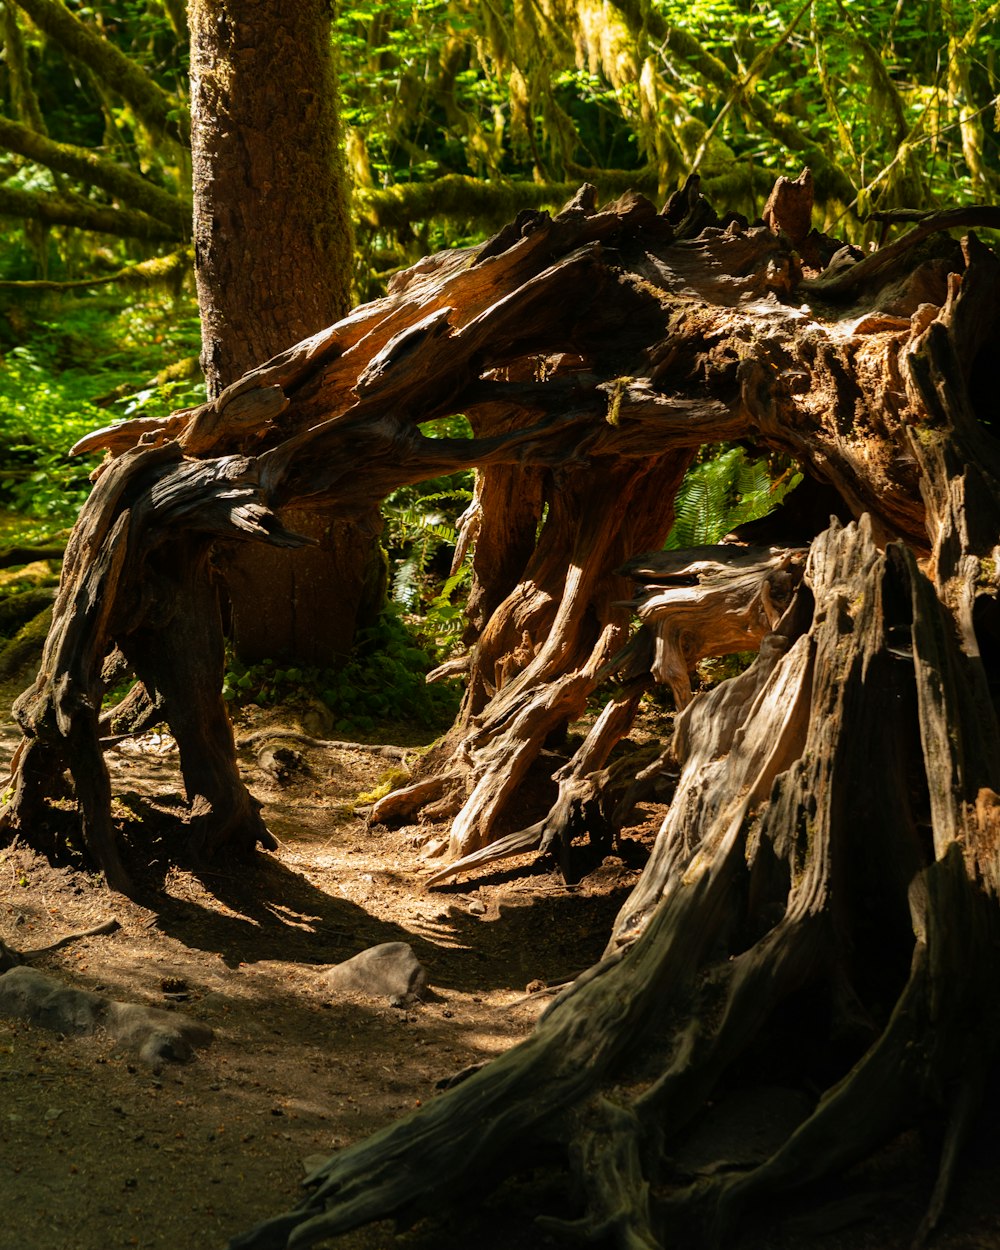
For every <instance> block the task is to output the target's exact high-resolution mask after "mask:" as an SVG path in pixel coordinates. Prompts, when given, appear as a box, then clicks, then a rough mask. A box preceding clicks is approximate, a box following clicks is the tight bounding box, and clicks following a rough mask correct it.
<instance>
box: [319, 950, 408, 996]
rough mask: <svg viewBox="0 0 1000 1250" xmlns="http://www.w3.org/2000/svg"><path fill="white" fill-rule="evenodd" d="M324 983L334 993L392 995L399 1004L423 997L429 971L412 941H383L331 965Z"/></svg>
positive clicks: (325, 973)
mask: <svg viewBox="0 0 1000 1250" xmlns="http://www.w3.org/2000/svg"><path fill="white" fill-rule="evenodd" d="M323 984H324V986H325V987H326V988H327V989H328V990H332V991H334V992H342V993H343V992H351V993H355V994H367V995H368V996H369V997H370V998H388V999H389V1001H390V1003H392V1005H393V1006H394V1007H399V1006H402V1005H403V1004H404V1003H408V1002H411V1001H412V1000H413V999H414V998H419V997H420V995H421V993H422V992H423V989H424V987H425V986H426V984H427V970H426V968H424V966H423V964H421V963H420V961H419V960H418V959H417V957H416V955H414V953H413V947H412V946H410V944H409V943H408V942H383V943H382V944H381V945H380V946H370V947H369V948H368V950H364V951H362V952H361V953H360V954H359V955H355V956H354V957H353V958H352V959H348V960H345V962H344V963H342V964H334V966H333V967H332V968H328V969H327V971H326V972H324V973H323Z"/></svg>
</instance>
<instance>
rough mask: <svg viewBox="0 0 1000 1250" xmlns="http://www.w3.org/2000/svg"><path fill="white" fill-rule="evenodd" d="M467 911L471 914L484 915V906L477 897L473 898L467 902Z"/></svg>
mask: <svg viewBox="0 0 1000 1250" xmlns="http://www.w3.org/2000/svg"><path fill="white" fill-rule="evenodd" d="M469 913H470V915H473V916H485V915H486V908H485V906H484V905H483V904H482V903H481V902H480V901H479V899H478V898H474V899H473V900H472V902H471V903H470V904H469Z"/></svg>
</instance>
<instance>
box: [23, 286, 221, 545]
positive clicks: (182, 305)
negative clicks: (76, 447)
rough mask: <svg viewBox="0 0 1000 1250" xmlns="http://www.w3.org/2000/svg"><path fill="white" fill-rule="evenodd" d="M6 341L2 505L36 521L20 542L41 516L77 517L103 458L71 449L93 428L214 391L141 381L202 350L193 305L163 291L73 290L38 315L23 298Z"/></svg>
mask: <svg viewBox="0 0 1000 1250" xmlns="http://www.w3.org/2000/svg"><path fill="white" fill-rule="evenodd" d="M19 338H20V340H21V341H18V339H19ZM3 339H6V341H7V343H8V344H11V343H12V345H10V346H8V347H7V348H6V350H5V351H4V354H3V355H2V356H0V449H2V452H3V467H2V468H0V508H5V509H7V510H9V511H11V512H14V513H17V514H19V515H20V516H22V517H23V518H25V523H26V524H25V528H24V529H23V530H22V531H18V532H13V533H11V534H10V540H11V541H21V540H24V539H25V538H27V537H29V536H30V530H31V523H32V522H43V523H44V524H45V525H47V526H48V527H49V528H51V527H52V526H53V525H55V526H57V527H59V526H67V525H71V524H72V523H73V521H74V519H75V518H76V514H77V512H78V511H79V508H80V506H81V504H82V503H83V500H84V499H85V498H86V497H87V493H88V492H89V489H90V483H89V473H90V471H91V469H92V468H93V467H94V465H95V463H96V461H95V459H94V458H92V457H91V458H83V459H81V458H71V457H69V456H68V455H67V452H68V450H69V448H70V447H72V445H73V444H74V443H75V442H76V441H77V440H78V439H80V438H82V437H83V435H84V434H87V433H89V432H90V431H91V430H94V429H97V428H99V427H100V426H102V425H107V424H109V422H111V421H112V420H114V419H115V418H116V417H125V416H132V415H134V414H135V413H137V412H139V411H140V410H141V411H142V412H143V413H144V414H146V415H151V416H153V415H164V414H166V413H168V412H170V411H172V410H173V409H174V408H176V407H179V406H182V405H184V404H186V403H190V402H200V400H201V399H202V398H203V397H204V390H203V388H202V387H200V386H192V385H191V384H178V383H173V384H170V385H169V386H167V387H161V388H157V387H146V388H141V383H142V382H144V381H145V380H146V378H147V377H148V374H149V372H150V371H153V370H155V369H157V368H159V367H160V365H161V364H162V361H163V359H164V356H165V355H168V356H169V355H174V354H190V353H191V352H193V351H197V343H198V327H197V320H196V315H195V314H194V310H193V309H192V307H191V305H190V304H189V303H187V302H182V301H176V300H173V299H168V298H166V297H160V298H150V299H148V300H146V301H143V302H141V303H135V304H129V305H124V306H123V305H122V304H121V302H120V301H112V300H109V299H108V298H107V297H104V298H102V299H100V300H95V299H91V300H78V299H70V298H68V297H65V296H64V297H63V298H62V299H61V300H60V302H59V303H58V304H57V305H52V304H50V303H46V304H45V305H43V306H41V307H40V308H36V309H35V310H34V312H33V313H30V312H28V311H26V310H25V308H24V307H23V306H21V305H17V306H15V307H13V308H11V309H9V310H8V315H7V318H6V322H5V323H2V322H0V341H2V340H3ZM123 385H124V386H125V389H126V391H127V392H128V393H127V394H126V397H125V398H124V399H123V400H122V401H120V402H119V403H116V404H114V405H112V406H111V407H110V408H105V407H101V406H99V405H98V404H97V403H96V402H95V401H96V400H98V399H99V398H100V397H101V396H102V395H103V394H105V393H107V392H110V391H115V390H117V389H119V388H121V387H122V386H123Z"/></svg>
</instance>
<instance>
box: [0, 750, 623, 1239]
mask: <svg viewBox="0 0 1000 1250" xmlns="http://www.w3.org/2000/svg"><path fill="white" fill-rule="evenodd" d="M13 743H14V738H13V735H12V733H10V732H9V731H8V732H7V733H5V735H4V739H3V746H4V748H5V749H6V753H7V755H8V756H9V752H10V749H11V748H12V746H13ZM259 745H260V743H259V742H258V743H257V746H258V747H259ZM297 746H298V749H299V750H300V751H301V753H302V756H303V763H304V765H305V768H304V770H301V771H298V772H295V773H293V775H292V777H291V779H290V784H286V785H278V784H277V783H276V782H274V781H273V780H272V779H271V778H269V777H268V776H267V775H266V774H265V773H263V772H261V771H260V769H259V768H258V767H257V766H256V761H255V755H254V752H253V751H252V750H248V751H245V752H244V754H243V763H244V767H245V768H246V770H247V774H248V776H249V777H250V778H251V784H252V788H253V789H254V791H255V793H256V794H257V795H258V796H259V797H260V798H261V799H262V800H263V801H264V804H265V811H266V817H267V822H268V825H269V827H270V828H271V830H272V831H273V832H274V833H275V834H276V836H277V837H278V838H279V840H280V841H281V848H280V850H279V852H278V853H277V854H275V855H267V856H264V855H262V856H260V857H259V859H258V860H257V861H256V862H255V863H254V864H253V865H250V866H246V865H234V866H231V867H229V868H223V869H220V870H213V871H211V872H204V873H201V874H200V875H195V874H194V873H192V872H188V871H182V870H180V869H178V868H176V867H174V866H171V864H170V854H169V845H168V842H169V820H165V819H164V813H168V812H169V811H170V810H171V808H172V806H173V804H175V803H176V802H177V800H178V798H179V793H178V791H179V788H180V781H179V777H178V773H177V758H176V749H175V747H174V745H173V743H172V741H171V740H170V739H169V738H167V737H160V736H159V735H157V734H149V735H146V736H145V738H143V739H142V740H140V741H139V742H138V743H127V744H122V745H121V746H120V747H118V748H116V749H114V750H113V751H112V752H110V753H109V765H110V768H111V771H112V776H113V784H114V788H115V792H116V794H117V795H118V796H119V797H118V799H117V801H116V806H117V810H118V814H119V815H120V816H121V817H122V819H123V820H125V821H126V822H128V826H129V828H130V829H131V830H133V831H135V830H138V829H140V828H145V829H147V830H148V829H149V828H158V827H161V826H162V828H163V830H164V832H163V834H162V839H163V840H162V841H161V842H159V843H154V860H155V863H154V867H153V872H152V873H151V874H150V875H148V876H147V878H146V879H145V880H144V882H143V895H142V901H143V903H145V904H146V905H145V906H140V905H136V904H133V903H130V902H128V901H127V900H124V899H122V898H120V897H118V896H115V895H112V894H110V893H108V892H107V891H106V890H105V889H104V887H103V886H102V885H101V883H100V882H99V881H98V880H97V879H96V878H94V877H93V876H92V875H89V874H88V873H87V872H86V871H84V870H83V869H82V867H81V868H77V869H74V868H71V867H69V868H61V869H54V868H52V867H50V866H49V865H48V864H46V863H45V862H43V861H40V860H38V859H37V858H35V857H33V856H32V855H30V854H29V853H28V852H26V851H22V850H14V851H8V852H0V936H3V937H4V939H5V940H6V941H7V942H8V943H9V944H10V945H11V946H13V947H15V948H17V949H28V948H35V947H40V946H43V945H45V944H46V943H48V942H50V941H53V940H55V939H56V938H58V937H59V936H60V935H61V934H63V933H65V932H67V931H69V930H79V929H85V928H88V927H91V926H93V925H95V924H97V923H99V922H101V921H103V920H106V919H108V918H110V917H115V918H116V919H117V920H118V921H120V923H121V926H122V927H121V930H120V931H119V932H117V933H115V934H113V935H111V936H105V937H96V938H91V939H87V940H84V941H82V942H80V943H79V944H77V945H75V946H72V947H70V948H67V949H64V950H62V951H60V952H58V953H55V954H52V955H49V956H45V957H43V958H42V959H40V960H38V961H37V966H38V967H39V968H41V969H43V970H45V971H50V972H52V973H53V974H54V975H56V976H58V977H60V978H61V979H64V980H66V981H71V982H72V983H73V984H75V985H77V986H80V987H82V988H87V989H95V990H100V991H101V992H104V993H107V994H108V995H109V996H110V997H112V998H117V999H124V1000H128V1001H135V1002H140V1003H145V1004H148V1005H151V1006H159V1007H164V1006H166V1007H168V1008H171V1009H175V1010H179V1011H186V1012H190V1013H191V1014H192V1015H194V1016H196V1017H197V1018H198V1019H199V1020H202V1021H204V1022H206V1023H207V1024H210V1025H211V1026H212V1028H213V1029H214V1030H215V1031H216V1039H215V1042H214V1044H213V1045H212V1046H211V1047H210V1048H209V1049H207V1050H206V1051H203V1052H201V1053H200V1054H199V1056H198V1058H197V1059H196V1061H195V1062H193V1063H191V1064H188V1065H184V1066H178V1065H173V1064H168V1065H166V1066H165V1067H164V1068H163V1070H162V1071H161V1072H159V1073H154V1072H152V1071H151V1070H150V1069H149V1068H148V1067H146V1066H145V1065H143V1064H142V1063H140V1062H139V1061H138V1060H137V1059H135V1058H134V1056H131V1055H127V1054H123V1053H119V1052H118V1051H116V1049H115V1047H114V1045H113V1044H111V1043H110V1042H109V1041H108V1040H107V1039H100V1038H98V1039H92V1038H91V1039H88V1038H79V1037H75V1036H73V1037H64V1036H62V1035H59V1034H53V1033H49V1032H45V1031H43V1030H41V1029H38V1028H32V1027H29V1026H27V1025H20V1024H17V1023H12V1022H10V1021H5V1020H0V1193H2V1194H3V1199H4V1202H3V1207H4V1214H3V1219H2V1226H0V1250H48V1248H49V1247H51V1248H52V1250H105V1247H113V1246H138V1247H141V1248H142V1250H183V1248H186V1247H195V1246H198V1247H213V1246H214V1247H221V1246H223V1245H224V1244H225V1242H226V1240H227V1239H228V1238H229V1237H230V1236H232V1235H233V1234H235V1233H237V1232H240V1231H242V1230H245V1229H246V1228H248V1227H249V1226H250V1225H252V1224H253V1223H255V1222H256V1221H258V1220H259V1219H262V1218H265V1217H267V1216H269V1215H273V1214H276V1213H277V1212H278V1211H279V1210H282V1209H284V1208H285V1207H286V1206H288V1205H291V1204H293V1203H294V1202H295V1201H296V1200H297V1198H298V1196H299V1193H298V1186H299V1184H300V1182H301V1180H302V1178H303V1176H304V1174H305V1171H306V1169H307V1163H306V1161H307V1160H313V1159H314V1158H315V1157H316V1156H320V1157H323V1156H327V1155H329V1154H330V1153H332V1152H333V1151H334V1150H336V1149H337V1148H338V1147H340V1146H343V1145H344V1144H346V1143H348V1142H350V1141H353V1140H356V1139H357V1138H358V1137H360V1136H363V1135H366V1134H367V1133H369V1132H371V1131H373V1130H374V1129H376V1128H378V1127H380V1126H381V1125H383V1124H385V1123H386V1122H387V1121H389V1120H391V1119H393V1118H395V1117H397V1116H398V1115H399V1114H400V1113H402V1112H403V1111H405V1110H406V1109H408V1108H410V1107H413V1106H415V1105H416V1104H418V1103H419V1102H421V1101H422V1100H425V1099H427V1098H431V1097H433V1096H434V1094H435V1090H436V1085H437V1083H438V1082H439V1081H441V1080H443V1079H447V1078H448V1077H450V1076H451V1075H453V1074H455V1073H457V1072H459V1071H460V1070H461V1069H463V1068H465V1067H467V1066H468V1065H470V1064H473V1063H480V1062H482V1061H483V1060H485V1059H488V1058H489V1057H490V1056H492V1055H494V1054H496V1053H498V1052H499V1051H501V1050H503V1049H505V1048H506V1047H508V1046H510V1045H512V1044H514V1043H515V1042H517V1041H518V1040H519V1039H520V1038H521V1037H523V1036H524V1035H525V1033H526V1032H527V1031H528V1030H530V1028H531V1025H532V1022H533V1020H534V1018H535V1016H536V1014H537V1011H538V1010H539V1009H540V1007H541V1006H542V1005H544V1002H545V1001H547V999H546V998H545V996H544V994H543V995H540V996H539V995H533V994H532V995H529V994H528V993H527V992H526V987H527V986H528V985H529V983H531V982H549V983H551V982H557V981H562V980H564V979H566V978H568V977H571V976H572V975H573V974H575V973H577V972H579V971H581V970H582V969H583V968H585V967H586V966H587V965H588V964H589V963H590V962H592V961H593V959H595V958H596V957H597V956H598V955H599V953H600V951H601V949H602V947H603V945H604V943H605V941H606V938H607V933H608V931H609V928H610V924H611V921H612V918H613V916H614V913H615V911H616V910H617V908H618V906H619V905H620V902H621V899H622V898H623V896H624V893H625V891H626V890H627V889H628V888H629V887H630V886H631V884H632V883H633V882H634V880H635V877H636V873H635V871H634V870H630V869H628V868H626V867H625V865H624V864H623V863H622V862H621V861H617V860H610V861H608V862H607V863H606V864H605V865H604V866H603V867H602V868H601V869H600V870H599V871H598V872H597V873H596V874H594V875H593V876H592V877H590V878H588V879H587V881H586V882H585V883H584V884H583V885H581V886H580V887H578V888H576V889H572V890H571V889H567V888H566V887H565V886H564V885H563V884H562V883H561V881H560V880H559V879H558V878H556V877H550V876H547V875H544V874H539V873H537V872H536V873H533V874H531V875H527V876H524V875H521V876H518V875H517V874H516V873H515V872H513V871H507V872H504V873H496V874H494V875H493V876H491V877H490V878H489V879H488V880H486V881H484V882H482V883H478V884H477V887H476V888H475V889H473V890H466V889H463V888H462V885H461V883H459V884H458V885H455V886H452V887H450V888H445V889H442V890H438V891H435V892H433V893H428V892H425V891H423V889H422V887H421V884H420V883H421V880H422V878H423V877H424V876H425V875H426V871H427V870H426V864H424V863H423V862H422V861H421V859H420V850H419V846H418V845H417V840H416V838H415V837H414V836H412V835H410V834H408V833H407V831H405V830H404V831H393V832H390V831H388V830H385V829H380V828H371V829H369V828H367V827H366V825H365V822H364V819H363V818H362V817H361V816H359V815H357V814H355V812H354V810H353V808H354V805H355V802H356V800H357V796H358V795H359V794H361V793H362V792H364V791H366V790H370V789H371V788H372V787H373V786H374V785H376V784H377V783H378V780H379V778H380V775H381V774H383V773H384V772H385V770H386V767H387V765H388V764H390V763H394V761H392V760H387V758H386V757H385V756H384V755H382V754H377V753H375V752H374V751H369V750H366V749H365V748H358V749H357V750H353V751H348V750H333V751H331V750H318V749H310V748H309V747H308V746H305V745H302V744H297ZM157 848H162V855H160V856H157V855H156V854H155V851H156V849H157ZM397 940H401V941H406V942H409V943H411V944H412V946H413V948H414V950H415V952H416V953H417V955H418V957H419V958H420V960H421V962H422V963H423V964H424V965H425V967H426V968H427V970H428V975H429V983H430V985H431V987H432V990H433V992H432V994H431V995H430V996H429V997H428V1000H427V1001H426V1002H423V1003H420V1004H417V1005H415V1006H413V1007H410V1008H408V1009H399V1008H395V1007H392V1006H390V1005H389V1004H388V1002H387V1001H384V1000H383V1001H373V1000H368V999H364V998H361V997H353V998H350V999H347V1000H344V999H341V1000H339V1001H331V1000H330V998H329V996H328V995H326V994H325V993H324V990H323V988H322V985H321V982H320V979H319V975H318V973H319V971H320V970H321V969H322V967H323V966H325V965H328V964H331V963H336V962H339V961H341V960H343V959H346V958H348V957H349V956H351V955H353V954H355V953H356V952H358V951H360V950H362V949H364V948H365V947H368V946H372V945H375V944H377V943H380V942H387V941H397ZM511 1220H512V1227H513V1225H521V1226H522V1232H521V1234H520V1235H515V1234H514V1233H513V1231H512V1229H511V1230H509V1231H510V1233H511V1236H513V1237H514V1241H511V1240H509V1239H508V1240H505V1237H506V1235H507V1234H506V1233H505V1231H504V1228H503V1223H502V1220H499V1218H498V1220H495V1221H491V1233H490V1236H491V1237H492V1238H495V1241H491V1242H490V1244H495V1245H497V1246H504V1245H512V1244H515V1242H516V1244H519V1245H528V1244H529V1243H528V1242H526V1241H525V1240H524V1236H523V1224H522V1220H521V1219H517V1220H515V1219H514V1214H513V1213H512V1215H511ZM424 1237H429V1238H430V1240H429V1241H426V1243H425V1244H427V1245H428V1247H429V1246H432V1245H433V1246H442V1247H443V1246H445V1245H447V1244H450V1242H449V1240H448V1237H449V1234H447V1233H446V1232H445V1231H444V1230H442V1229H438V1230H436V1231H434V1230H431V1231H430V1232H427V1231H425V1232H424V1233H421V1234H419V1235H418V1236H417V1241H416V1242H414V1243H413V1244H423V1243H422V1240H421V1239H422V1238H424ZM391 1240H392V1238H391V1234H390V1233H389V1231H388V1226H386V1227H384V1228H377V1227H376V1228H374V1229H369V1230H366V1231H363V1232H359V1233H358V1234H355V1235H354V1236H353V1237H351V1238H347V1239H345V1240H344V1242H343V1244H344V1245H345V1246H347V1247H359V1248H360V1247H382V1246H387V1245H388V1244H389V1243H390V1241H391ZM408 1240H409V1239H408ZM459 1240H464V1238H459ZM456 1244H457V1242H456ZM482 1244H486V1243H482ZM537 1244H538V1245H539V1246H540V1245H543V1244H546V1245H547V1244H549V1243H548V1242H547V1240H546V1239H545V1238H543V1237H542V1236H541V1235H539V1237H538V1240H537Z"/></svg>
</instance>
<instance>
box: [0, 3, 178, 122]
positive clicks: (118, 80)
mask: <svg viewBox="0 0 1000 1250" xmlns="http://www.w3.org/2000/svg"><path fill="white" fill-rule="evenodd" d="M17 4H18V6H19V7H20V8H21V9H23V10H24V12H25V13H27V15H28V16H29V17H30V18H31V20H32V21H33V22H34V23H35V25H36V26H37V27H38V29H39V30H40V31H42V32H43V34H46V35H48V37H49V38H50V39H52V40H54V41H55V42H56V43H58V44H59V46H60V47H61V48H62V49H63V50H64V51H65V52H68V53H69V54H70V55H71V56H74V57H78V58H79V60H81V61H82V62H83V63H84V64H85V65H87V66H89V68H90V69H91V70H93V72H94V73H95V74H96V75H97V77H98V78H99V79H101V81H102V82H104V83H106V84H107V86H109V87H110V88H111V89H112V90H113V91H116V92H118V94H119V95H120V96H121V97H122V98H123V99H124V100H127V101H128V103H129V104H130V105H131V106H132V108H133V109H134V110H135V113H136V116H137V117H138V118H139V119H140V120H141V121H142V122H144V123H145V124H146V125H147V126H148V127H149V128H150V130H152V131H154V132H155V133H157V134H163V135H168V136H170V137H171V138H173V139H176V140H177V141H178V142H179V143H181V144H183V145H184V146H189V145H190V142H191V118H190V116H189V115H188V112H187V109H186V108H185V107H184V106H183V105H182V104H181V102H180V101H179V100H177V99H175V98H174V97H173V96H171V95H170V94H169V93H168V92H166V91H164V90H163V88H162V87H160V86H158V85H157V84H156V83H155V82H153V80H152V79H151V78H150V77H149V75H148V74H147V73H146V72H145V70H143V69H142V68H141V67H140V66H138V65H137V64H136V63H135V61H133V60H132V59H131V58H130V57H127V56H126V55H125V53H124V52H121V51H119V50H118V48H116V47H115V45H114V44H113V43H111V42H109V41H108V40H107V39H105V38H103V36H101V35H99V34H98V33H97V31H96V30H94V29H93V27H92V26H89V25H88V24H87V23H86V22H81V21H80V19H79V18H78V17H75V16H74V15H73V14H72V13H71V12H70V11H69V9H67V8H66V6H65V5H64V4H62V3H61V2H60V0H17Z"/></svg>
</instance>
